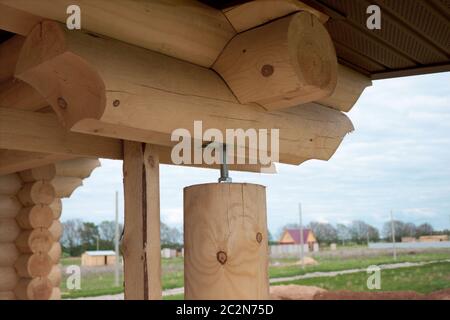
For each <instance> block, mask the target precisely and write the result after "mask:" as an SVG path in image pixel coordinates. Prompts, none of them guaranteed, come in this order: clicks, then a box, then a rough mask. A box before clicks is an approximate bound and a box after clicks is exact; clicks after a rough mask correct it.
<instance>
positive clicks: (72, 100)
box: [16, 21, 353, 164]
mask: <svg viewBox="0 0 450 320" xmlns="http://www.w3.org/2000/svg"><path fill="white" fill-rule="evenodd" d="M94 66H95V69H94ZM55 72H57V73H58V74H59V76H58V77H55V74H56V73H55ZM16 76H17V77H19V78H20V79H22V80H24V81H26V82H28V83H30V84H31V85H32V86H33V87H35V88H36V89H37V90H38V91H39V92H40V93H41V94H42V95H43V96H45V97H47V99H48V102H49V104H50V105H51V106H52V107H53V109H54V110H55V112H56V113H57V114H58V115H59V116H60V118H61V119H62V121H63V123H64V124H65V125H66V126H67V127H68V128H70V129H71V130H72V131H78V132H84V133H89V134H93V135H103V136H112V137H117V138H121V139H127V140H134V141H143V142H148V143H152V144H157V145H165V146H172V145H174V144H175V142H174V141H171V136H172V133H173V131H174V130H176V129H179V128H185V129H187V131H188V132H187V133H186V131H184V132H183V133H179V134H180V135H181V136H183V137H189V138H192V136H191V135H192V133H193V126H194V120H198V119H202V121H203V130H206V129H209V128H216V129H218V130H219V131H221V132H222V134H223V135H224V136H225V131H226V129H238V128H242V129H244V130H246V129H250V128H252V129H256V130H259V129H267V128H280V144H279V150H280V153H279V154H280V156H279V160H280V162H283V163H291V164H299V163H301V162H303V161H305V160H308V159H323V160H327V159H329V158H330V157H331V155H332V154H333V153H334V152H335V150H336V149H337V147H338V146H339V144H340V142H341V141H342V139H343V137H344V136H345V135H346V134H347V133H348V132H350V131H352V129H353V127H352V124H351V122H350V121H349V119H348V118H347V117H346V116H345V115H343V114H342V113H340V112H338V111H335V110H331V109H330V108H327V107H321V106H319V105H316V104H308V105H302V106H299V107H295V108H291V109H289V110H286V111H285V112H267V111H265V110H264V109H263V108H260V107H257V106H254V105H243V104H240V103H238V102H237V101H236V99H235V98H234V96H233V94H232V93H231V92H230V90H229V89H228V87H227V86H226V84H225V83H224V82H223V80H222V79H221V78H220V77H219V76H218V75H217V74H216V73H215V72H214V71H211V70H208V69H205V68H201V67H198V66H195V65H192V64H189V63H185V62H182V61H179V60H176V59H173V58H170V57H167V56H164V55H160V54H157V53H154V52H151V51H147V50H144V49H141V48H137V47H133V46H130V45H126V44H123V43H120V42H118V41H114V40H111V39H102V38H98V37H92V36H89V35H87V34H83V33H82V32H72V33H66V32H65V31H64V30H63V29H61V27H60V26H59V25H57V24H55V23H54V22H48V21H46V22H43V23H42V24H40V25H39V26H38V27H36V28H35V29H34V30H33V31H32V32H31V34H30V35H29V36H28V37H27V40H26V41H25V44H24V46H23V48H22V52H21V55H20V58H19V62H18V64H17V67H16ZM61 78H64V79H65V81H61ZM79 92H85V93H86V94H83V95H80V94H79ZM161 105H164V108H161ZM61 106H62V107H61ZM224 110H226V111H227V112H226V113H224ZM269 134H270V131H269V133H268V135H269ZM176 136H177V135H175V138H176ZM268 140H269V141H270V137H269V139H268ZM222 141H223V139H220V138H219V139H218V142H222ZM241 146H242V142H241ZM247 147H248V146H247ZM264 149H270V148H265V147H264V146H259V150H264Z"/></svg>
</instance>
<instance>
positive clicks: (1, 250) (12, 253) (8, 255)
mask: <svg viewBox="0 0 450 320" xmlns="http://www.w3.org/2000/svg"><path fill="white" fill-rule="evenodd" d="M18 257H19V251H18V250H17V248H16V245H15V244H14V243H0V267H14V263H15V262H16V260H17V258H18Z"/></svg>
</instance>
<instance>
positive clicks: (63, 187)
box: [52, 176, 83, 198]
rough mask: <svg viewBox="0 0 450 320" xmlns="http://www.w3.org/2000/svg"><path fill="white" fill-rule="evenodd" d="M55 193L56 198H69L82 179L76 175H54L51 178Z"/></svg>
mask: <svg viewBox="0 0 450 320" xmlns="http://www.w3.org/2000/svg"><path fill="white" fill-rule="evenodd" d="M52 184H53V187H54V188H55V194H56V197H58V198H69V197H70V196H71V195H72V193H73V192H74V191H75V190H76V189H77V188H78V187H79V186H81V185H83V179H81V178H77V177H66V176H56V177H55V178H54V179H53V180H52Z"/></svg>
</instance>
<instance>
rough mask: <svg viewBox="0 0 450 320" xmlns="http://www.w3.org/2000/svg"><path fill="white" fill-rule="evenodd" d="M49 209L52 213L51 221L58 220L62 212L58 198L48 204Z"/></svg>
mask: <svg viewBox="0 0 450 320" xmlns="http://www.w3.org/2000/svg"><path fill="white" fill-rule="evenodd" d="M50 209H51V210H52V213H53V219H59V218H60V217H61V212H62V201H61V199H60V198H55V200H53V202H52V203H51V204H50Z"/></svg>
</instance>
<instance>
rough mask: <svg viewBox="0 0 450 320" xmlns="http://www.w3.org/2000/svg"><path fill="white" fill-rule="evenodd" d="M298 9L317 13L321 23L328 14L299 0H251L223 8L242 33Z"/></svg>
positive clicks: (236, 28)
mask: <svg viewBox="0 0 450 320" xmlns="http://www.w3.org/2000/svg"><path fill="white" fill-rule="evenodd" d="M297 11H306V12H309V13H311V14H313V15H315V16H316V17H317V18H318V19H319V21H320V22H321V23H325V22H327V20H328V16H327V15H326V14H324V13H322V12H320V11H318V10H316V9H314V8H312V7H310V6H308V5H307V4H305V3H303V2H301V1H298V0H258V1H249V2H245V3H243V4H240V5H236V6H233V7H231V8H227V9H225V10H223V13H224V14H225V16H226V17H227V19H228V21H230V23H231V25H232V26H233V28H234V29H235V30H236V31H237V32H239V33H241V32H243V31H245V30H248V29H251V28H254V27H257V26H259V25H262V24H265V23H267V22H269V21H272V20H275V19H277V18H280V17H284V16H287V15H289V14H291V13H294V12H297Z"/></svg>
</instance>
